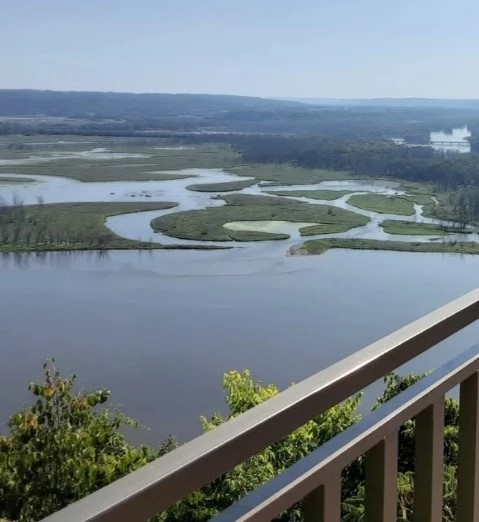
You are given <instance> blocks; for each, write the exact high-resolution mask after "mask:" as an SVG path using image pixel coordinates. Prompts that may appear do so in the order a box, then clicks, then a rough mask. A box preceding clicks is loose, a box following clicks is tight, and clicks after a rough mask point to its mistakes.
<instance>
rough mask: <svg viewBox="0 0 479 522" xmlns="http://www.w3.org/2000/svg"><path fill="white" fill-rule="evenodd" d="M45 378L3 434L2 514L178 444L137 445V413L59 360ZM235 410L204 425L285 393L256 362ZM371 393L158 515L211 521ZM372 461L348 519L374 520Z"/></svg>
mask: <svg viewBox="0 0 479 522" xmlns="http://www.w3.org/2000/svg"><path fill="white" fill-rule="evenodd" d="M44 369H45V380H44V382H43V383H41V384H31V385H30V388H29V389H30V391H31V392H32V393H33V395H34V396H35V402H34V403H33V404H32V405H31V406H27V407H24V408H23V409H22V410H20V411H19V412H18V413H16V414H15V415H13V416H12V417H11V419H10V421H9V426H10V434H8V435H6V436H1V437H0V518H2V517H3V518H6V519H8V520H18V521H25V522H29V521H35V520H39V519H41V518H43V517H44V516H46V515H48V514H50V513H52V512H54V511H56V510H58V509H60V508H62V507H64V506H66V505H68V504H69V503H71V502H74V501H75V500H78V499H80V498H82V497H84V496H85V495H88V494H89V493H91V492H93V491H95V490H97V489H98V488H101V487H103V486H105V485H106V484H108V483H110V482H112V481H114V480H116V479H118V478H120V477H121V476H123V475H125V474H127V473H129V472H131V471H133V470H135V469H137V468H139V467H141V466H143V465H145V464H146V463H148V462H150V461H151V460H153V459H154V458H157V457H159V456H161V455H162V454H164V453H166V452H168V451H170V450H171V449H173V448H174V447H175V446H176V443H175V442H174V440H173V439H168V440H166V441H165V442H164V443H163V444H162V445H161V446H160V447H159V448H158V449H156V450H153V449H151V448H148V447H146V446H139V447H136V446H133V445H131V444H129V443H128V441H127V440H126V438H125V436H124V435H123V434H122V428H124V427H125V426H130V427H131V426H137V423H136V421H134V420H132V419H130V418H128V417H126V416H124V415H122V414H121V413H119V412H117V411H112V410H111V409H108V408H105V407H102V406H101V405H102V404H104V403H105V402H106V401H107V399H108V397H109V392H108V391H107V390H97V391H94V392H89V393H86V392H79V393H75V391H74V385H75V376H73V377H67V378H64V377H62V376H61V375H60V374H59V372H58V371H57V370H56V368H55V366H54V363H53V361H47V363H46V364H45V366H44ZM420 378H422V376H421V375H410V376H406V377H401V376H398V375H396V374H389V375H387V376H386V378H385V390H384V393H383V394H382V395H381V396H380V397H379V398H378V399H377V401H376V403H375V405H374V408H377V407H380V406H381V404H384V403H385V402H386V401H388V400H390V399H391V398H393V397H394V396H396V395H397V394H398V393H400V392H401V391H403V390H405V389H406V388H407V387H408V386H410V385H412V384H414V383H415V382H417V381H418V380H419V379H420ZM223 385H224V389H225V392H226V404H227V407H228V413H227V414H226V415H225V416H223V415H221V414H219V413H216V414H214V415H213V416H211V417H202V418H201V422H202V425H203V429H204V431H209V430H211V429H214V428H216V427H217V426H219V425H220V424H223V423H224V422H226V421H227V420H229V419H231V418H233V417H235V416H237V415H240V414H241V413H244V412H245V411H247V410H248V409H250V408H252V407H254V406H256V405H257V404H260V403H261V402H263V401H265V400H267V399H269V398H271V397H273V396H274V395H276V394H277V393H279V389H278V388H277V387H276V386H274V385H272V384H270V385H267V386H265V385H263V384H261V383H260V382H257V381H255V380H254V379H253V378H252V376H251V373H250V372H249V371H248V370H245V371H243V372H242V373H240V372H237V371H232V372H229V373H227V374H225V375H224V380H223ZM360 401H361V396H360V395H358V396H356V397H354V398H351V399H348V400H346V401H344V402H343V403H341V404H339V405H337V406H335V407H334V408H331V409H330V410H328V411H327V412H325V413H323V414H322V415H320V416H318V417H317V418H315V419H313V420H311V421H309V422H308V423H306V424H305V425H304V426H302V427H300V428H299V429H297V430H296V431H294V432H293V433H291V434H290V435H289V436H287V437H286V438H284V439H283V440H281V441H279V442H278V443H276V444H273V445H272V446H271V447H269V448H266V449H265V450H264V451H262V452H261V453H259V454H258V455H255V456H254V457H252V458H250V459H249V460H247V461H246V462H244V463H242V464H241V465H239V466H236V467H235V468H234V469H233V470H232V471H231V472H228V473H225V474H224V475H222V476H221V477H219V478H218V479H216V480H215V481H214V482H213V483H211V484H209V485H207V486H205V487H204V488H202V489H201V490H200V491H197V492H195V493H193V494H191V495H190V496H189V497H187V498H186V499H184V500H183V501H181V502H179V503H177V504H176V505H175V506H173V507H172V508H171V509H170V510H168V511H167V512H166V513H163V514H162V515H160V516H158V517H156V520H158V521H164V522H174V521H183V522H186V521H196V522H202V521H205V520H208V519H209V518H211V517H212V516H214V515H215V514H217V513H218V512H220V511H221V510H223V509H224V508H226V507H227V506H229V505H230V504H231V503H233V502H235V501H236V500H238V499H240V498H241V497H243V496H244V495H245V494H247V493H248V492H250V491H251V490H253V489H254V488H256V487H258V486H259V485H261V484H263V483H265V482H267V481H269V480H270V479H272V478H273V477H274V476H276V475H277V474H278V473H281V472H282V471H283V470H285V469H286V468H288V467H289V466H291V465H292V464H293V463H294V462H296V461H297V460H299V459H301V458H302V457H304V456H305V455H307V454H308V453H309V452H311V451H312V450H314V449H315V448H317V447H318V446H320V445H322V444H324V443H325V442H326V441H327V440H329V439H331V438H332V437H334V436H335V435H337V434H338V433H340V432H341V431H343V430H345V429H347V428H348V427H349V426H351V425H352V424H354V423H355V422H357V421H358V420H359V419H360V415H359V413H358V406H359V404H360ZM445 426H446V427H445V457H444V464H445V467H444V499H445V502H444V516H443V520H445V521H452V520H454V517H455V509H456V506H455V490H456V488H455V485H456V478H455V471H456V466H457V448H458V404H457V401H455V400H452V399H447V400H446V404H445ZM399 454H400V457H399V474H398V520H404V521H409V520H412V507H413V491H414V422H413V421H409V422H407V423H406V424H405V425H404V426H402V427H401V429H400V431H399ZM363 476H364V475H363V461H362V459H358V460H357V461H356V462H353V463H352V464H351V465H350V466H349V467H348V468H347V469H346V470H344V473H343V504H342V511H343V516H342V519H343V520H345V521H349V522H359V521H361V520H363V519H364V482H363ZM279 520H281V521H291V522H293V521H299V520H302V515H301V505H300V504H298V505H296V506H293V508H291V509H290V510H288V511H287V512H285V513H283V514H282V515H281V517H279Z"/></svg>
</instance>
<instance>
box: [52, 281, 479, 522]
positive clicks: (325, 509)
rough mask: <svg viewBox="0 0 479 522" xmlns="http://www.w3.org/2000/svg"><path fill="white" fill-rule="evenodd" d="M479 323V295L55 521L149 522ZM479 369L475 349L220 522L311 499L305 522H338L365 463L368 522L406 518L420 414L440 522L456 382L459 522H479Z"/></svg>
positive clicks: (420, 447) (432, 510) (434, 513)
mask: <svg viewBox="0 0 479 522" xmlns="http://www.w3.org/2000/svg"><path fill="white" fill-rule="evenodd" d="M478 318H479V290H474V291H473V292H470V293H469V294H466V295H464V296H463V297H460V298H459V299H456V300H455V301H453V302H451V303H449V304H447V305H445V306H443V307H442V308H439V309H438V310H436V311H434V312H432V313H430V314H428V315H426V316H424V317H422V318H421V319H418V320H417V321H415V322H413V323H410V324H409V325H407V326H405V327H403V328H401V329H399V330H397V331H396V332H394V333H392V334H390V335H388V336H386V337H384V338H383V339H381V340H379V341H377V342H375V343H373V344H371V345H369V346H367V347H366V348H363V349H362V350H360V351H358V352H356V353H354V354H353V355H351V356H349V357H347V358H345V359H343V360H341V361H339V362H337V363H336V364H334V365H332V366H330V367H329V368H326V369H325V370H322V371H320V372H319V373H317V374H315V375H313V376H312V377H310V378H308V379H305V380H304V381H301V382H300V383H298V384H296V385H295V386H292V387H291V388H288V389H287V390H285V391H283V392H281V393H280V394H278V395H276V396H275V397H273V398H271V399H270V400H268V401H266V402H264V403H262V404H260V405H258V406H256V407H255V408H253V409H251V410H249V411H247V412H246V413H244V414H242V415H240V416H238V417H236V418H235V419H232V420H231V421H229V422H227V423H225V424H223V425H221V426H219V427H218V428H216V429H214V430H212V431H210V432H208V433H206V434H204V435H202V436H200V437H198V438H196V439H194V440H192V441H191V442H189V443H187V444H185V445H183V446H181V447H180V448H178V449H176V450H174V451H173V452H171V453H169V454H167V455H165V456H164V457H161V458H160V459H158V460H156V461H154V462H152V463H150V464H148V465H146V466H144V467H143V468H141V469H139V470H137V471H135V472H133V473H130V474H129V475H127V476H125V477H123V478H121V479H120V480H117V481H116V482H114V483H112V484H110V485H109V486H106V487H105V488H103V489H101V490H99V491H97V492H95V493H93V494H91V495H89V496H88V497H86V498H84V499H82V500H80V501H78V502H76V503H74V504H72V505H71V506H69V507H67V508H65V509H63V510H61V511H59V512H57V513H55V514H53V515H51V516H49V517H47V518H46V519H44V520H45V522H47V521H48V522H59V521H68V522H79V521H102V522H113V521H115V522H127V521H128V522H130V521H144V520H146V519H148V518H149V517H151V516H153V515H155V514H158V513H161V512H162V511H164V510H166V509H167V508H168V507H170V506H171V505H173V504H174V503H175V502H177V501H178V500H181V499H182V498H184V497H186V496H187V495H188V494H190V493H191V492H192V491H194V490H196V489H199V488H201V487H202V486H204V485H205V484H208V483H209V482H211V481H212V480H214V479H215V478H217V477H218V476H220V475H222V474H223V473H225V472H227V471H228V470H230V469H232V468H233V467H234V466H235V465H237V464H240V463H241V462H243V461H245V460H246V459H248V458H249V457H251V456H252V455H255V454H257V453H258V452H260V451H262V450H263V449H265V448H266V447H268V446H269V445H270V444H272V443H274V442H277V441H278V440H280V439H282V438H283V437H285V436H286V435H288V434H290V433H291V432H292V431H294V430H295V429H296V428H298V427H300V426H301V425H303V424H304V423H306V422H307V421H309V420H311V419H313V418H315V417H316V416H318V415H319V414H321V413H323V412H324V411H326V410H327V409H328V408H330V407H332V406H334V405H336V404H338V403H339V402H341V401H343V400H345V399H346V398H348V397H350V396H351V395H353V394H355V393H357V392H358V391H360V390H362V389H363V388H364V387H365V386H367V385H369V384H371V383H373V382H374V381H376V380H377V379H379V378H381V377H383V376H384V375H385V374H386V373H387V372H389V371H391V370H393V369H395V368H397V367H398V366H400V365H401V364H403V363H405V362H407V361H409V360H411V359H413V358H414V357H416V356H418V355H419V354H421V353H423V352H424V351H426V350H428V349H429V348H431V347H432V346H434V345H436V344H437V343H438V342H440V341H442V340H444V339H446V338H447V337H449V336H451V335H452V334H454V333H456V332H457V331H459V330H461V329H462V328H464V327H465V326H467V325H469V324H471V323H472V322H474V321H475V320H477V319H478ZM478 371H479V348H478V347H473V348H472V349H470V350H469V351H467V352H465V353H463V354H461V355H460V356H458V357H456V358H455V359H453V360H451V361H450V362H448V363H447V364H445V365H444V366H442V367H441V368H440V369H438V370H436V371H435V372H434V373H433V374H431V375H430V376H428V377H427V378H425V379H423V380H422V381H420V382H419V383H417V384H416V385H414V386H413V387H411V388H409V389H408V390H406V391H405V392H403V393H401V394H400V395H399V396H397V397H396V398H395V399H393V400H391V401H389V402H388V403H387V404H385V405H383V406H381V408H379V409H377V410H375V411H374V412H371V413H370V414H368V415H366V416H365V417H364V418H363V419H362V420H361V421H360V422H359V423H357V424H355V425H354V426H352V427H351V428H349V429H348V430H346V431H344V432H343V433H341V434H340V435H338V436H337V437H335V438H333V439H332V440H330V441H329V442H328V443H326V444H324V445H323V446H321V447H320V448H318V449H317V450H316V451H314V452H313V453H311V454H310V455H308V456H307V457H305V458H304V459H302V460H300V461H299V462H298V463H297V464H295V465H293V466H292V467H291V468H289V469H288V470H286V471H285V472H284V473H282V474H281V475H279V476H278V477H276V478H275V479H273V480H272V481H270V482H269V483H268V484H266V485H264V486H262V487H261V488H259V489H257V490H256V491H254V492H253V493H251V494H250V495H248V496H247V497H246V498H244V499H243V500H240V501H239V502H238V503H236V504H234V505H233V506H231V507H230V508H228V509H227V510H226V511H224V512H223V513H221V514H220V515H219V516H218V517H216V520H217V522H220V521H221V522H226V521H233V520H241V521H246V520H248V521H249V520H255V521H263V520H270V519H272V518H273V517H275V516H276V515H277V514H279V513H280V512H281V511H283V510H284V509H286V508H287V507H289V506H291V505H293V504H295V503H296V502H298V501H299V500H302V499H304V500H305V502H304V509H305V520H306V521H308V522H309V521H313V520H315V521H316V520H323V521H327V522H336V521H338V522H339V520H340V516H341V502H340V497H341V480H340V472H341V470H342V468H344V466H346V465H347V464H349V463H350V462H351V461H352V460H354V459H355V458H356V457H358V456H360V455H362V454H365V455H366V500H365V508H366V520H368V521H374V522H375V521H383V522H386V521H390V520H395V519H396V514H395V513H396V511H395V510H396V474H397V451H398V450H397V430H398V427H399V426H400V425H401V424H402V423H404V422H405V421H406V420H408V419H410V418H413V417H414V418H415V419H416V463H415V505H414V510H415V520H418V521H421V522H422V521H428V522H429V521H431V522H433V521H439V520H441V511H442V473H443V459H442V454H443V428H444V394H445V393H446V392H448V391H449V390H450V389H451V388H453V387H454V386H456V385H457V384H460V424H459V428H460V444H459V466H458V491H457V495H458V515H457V517H458V518H457V520H458V522H466V521H467V522H472V521H474V520H479V488H478V484H477V481H478V480H479V474H478V473H479V471H478V468H479V434H478V429H479V413H478V406H479V404H478V401H479V378H478V373H477V372H478Z"/></svg>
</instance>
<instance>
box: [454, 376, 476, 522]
mask: <svg viewBox="0 0 479 522" xmlns="http://www.w3.org/2000/svg"><path fill="white" fill-rule="evenodd" d="M478 406H479V375H478V373H477V372H476V373H474V374H473V375H471V376H470V377H469V378H468V379H466V380H465V381H464V382H462V383H461V391H460V405H459V464H458V468H457V522H474V521H475V520H478V519H479V492H478V491H477V488H478V479H479V447H478V444H479V437H478V435H479V433H478V432H479V412H478V410H477V409H478Z"/></svg>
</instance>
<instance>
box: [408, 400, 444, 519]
mask: <svg viewBox="0 0 479 522" xmlns="http://www.w3.org/2000/svg"><path fill="white" fill-rule="evenodd" d="M443 456H444V397H441V398H440V399H439V400H438V401H437V402H435V403H434V404H432V405H431V406H428V407H427V408H426V409H425V410H423V411H422V412H421V413H420V414H419V415H417V417H416V456H415V460H416V463H415V468H414V520H415V522H435V521H436V520H438V521H440V520H442V482H443V476H444V466H443Z"/></svg>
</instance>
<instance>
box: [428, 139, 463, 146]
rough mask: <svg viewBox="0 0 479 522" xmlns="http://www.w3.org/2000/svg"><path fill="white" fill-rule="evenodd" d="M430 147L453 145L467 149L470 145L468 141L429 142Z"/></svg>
mask: <svg viewBox="0 0 479 522" xmlns="http://www.w3.org/2000/svg"><path fill="white" fill-rule="evenodd" d="M429 144H430V145H454V147H469V146H470V143H469V142H468V141H465V140H462V141H430V142H429Z"/></svg>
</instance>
